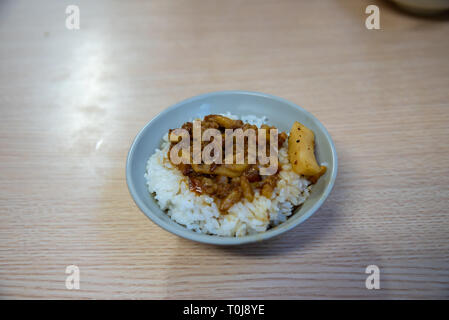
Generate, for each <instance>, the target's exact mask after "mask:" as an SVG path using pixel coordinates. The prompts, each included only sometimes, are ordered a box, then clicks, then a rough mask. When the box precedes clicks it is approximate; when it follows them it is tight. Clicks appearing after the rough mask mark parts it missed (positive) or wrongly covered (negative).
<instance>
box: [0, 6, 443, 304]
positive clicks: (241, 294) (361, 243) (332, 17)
mask: <svg viewBox="0 0 449 320" xmlns="http://www.w3.org/2000/svg"><path fill="white" fill-rule="evenodd" d="M74 2H76V3H75V4H77V5H78V6H79V9H80V30H68V29H67V28H66V25H65V19H66V17H67V15H66V13H65V9H66V5H67V4H68V3H66V2H64V1H56V0H54V1H33V2H30V1H3V2H2V3H1V4H0V42H1V46H0V66H1V72H0V105H1V127H0V170H1V175H0V186H1V193H0V296H1V297H2V298H52V299H53V298H114V299H115V298H126V299H128V298H151V299H160V298H170V299H172V298H194V299H205V298H213V299H215V298H220V299H221V298H274V299H277V298H294V299H296V298H363V299H365V298H367V299H370V298H387V299H390V298H448V297H449V270H448V266H449V220H448V218H449V191H448V185H449V139H448V137H449V38H448V35H449V21H448V20H447V19H446V17H442V18H438V19H425V18H417V17H413V16H410V15H408V14H404V13H402V12H400V11H399V10H397V9H395V8H394V7H392V6H391V5H389V4H388V3H385V2H382V1H378V2H376V1H351V0H340V1H331V0H329V1H267V0H263V1H233V0H232V1H218V0H217V1H200V0H198V1H168V0H161V1H151V2H144V1H142V2H140V1H121V2H119V1H74ZM372 3H374V4H377V5H378V6H379V7H380V18H381V20H380V23H381V30H368V29H366V27H365V19H366V17H367V16H368V15H367V14H365V8H366V6H367V5H368V4H372ZM229 89H238V90H251V91H260V92H266V93H270V94H274V95H277V96H281V97H284V98H286V99H288V100H291V101H293V102H295V103H297V104H299V105H301V106H303V107H304V108H306V109H307V110H309V111H311V112H312V113H313V114H314V115H315V116H317V117H318V118H319V119H320V120H321V121H322V123H323V124H324V125H325V126H326V127H327V128H328V130H329V132H330V133H331V135H332V137H333V139H334V141H335V144H336V147H337V151H338V156H339V162H340V166H339V173H338V177H337V181H336V185H335V188H334V190H333V191H332V193H331V195H330V198H329V199H328V200H327V202H326V203H325V205H324V206H323V207H322V208H321V209H320V210H319V211H318V212H317V213H316V214H315V215H314V216H313V217H311V218H310V219H309V220H308V221H306V222H305V223H304V224H302V225H301V226H299V227H297V228H295V229H294V230H292V231H291V232H288V233H287V234H285V235H283V236H281V237H279V238H276V239H274V240H272V241H267V242H262V243H258V244H255V245H249V246H244V247H214V246H207V245H202V244H198V243H193V242H190V241H187V240H184V239H181V238H178V237H176V236H174V235H172V234H170V233H168V232H166V231H164V230H162V229H161V228H159V227H158V226H156V225H155V224H154V223H152V222H151V221H150V220H149V219H148V218H146V217H145V215H143V214H142V213H141V212H140V211H139V209H138V208H137V207H136V205H135V204H134V202H133V200H132V199H131V197H130V195H129V193H128V189H127V186H126V182H125V159H126V155H127V151H128V149H129V147H130V144H131V142H132V140H133V138H134V137H135V135H136V134H137V132H138V131H139V130H140V129H141V128H142V127H143V126H144V125H145V123H147V122H148V121H149V120H150V119H151V118H153V117H154V116H155V115H156V114H158V113H159V112H160V111H162V110H163V109H165V108H167V107H168V106H170V105H172V104H174V103H175V102H178V101H180V100H183V99H185V98H188V97H191V96H194V95H197V94H200V93H205V92H210V91H218V90H229ZM68 265H76V266H78V267H79V269H80V289H79V290H76V289H74V290H68V289H66V286H65V280H66V277H67V274H66V273H65V271H66V267H67V266H68ZM368 265H377V266H378V267H379V268H380V290H374V289H373V290H368V289H366V287H365V280H366V278H367V276H368V275H367V274H365V268H366V267H367V266H368Z"/></svg>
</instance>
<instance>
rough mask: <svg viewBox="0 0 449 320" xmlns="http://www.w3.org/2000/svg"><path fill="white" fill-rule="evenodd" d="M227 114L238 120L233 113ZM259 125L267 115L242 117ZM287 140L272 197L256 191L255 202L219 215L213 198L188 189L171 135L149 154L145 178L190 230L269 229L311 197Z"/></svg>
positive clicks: (239, 233)
mask: <svg viewBox="0 0 449 320" xmlns="http://www.w3.org/2000/svg"><path fill="white" fill-rule="evenodd" d="M224 115H225V116H227V117H230V118H233V119H238V117H236V116H234V115H231V114H224ZM241 120H242V121H244V122H249V123H251V124H255V125H257V126H258V127H260V126H261V125H262V124H263V123H265V122H266V118H265V117H264V118H258V117H256V116H252V115H250V116H244V117H241ZM287 145H288V143H287V141H286V142H285V143H284V145H283V146H282V147H281V148H280V149H279V166H280V167H281V170H280V172H279V178H280V179H279V180H278V182H277V186H276V188H275V189H274V192H273V194H272V196H271V199H267V198H265V197H264V196H261V195H260V193H259V191H258V190H256V191H255V197H254V200H253V202H248V201H247V200H246V199H242V200H241V201H240V202H238V203H236V204H234V205H233V206H232V207H231V208H230V209H229V210H228V213H227V214H225V215H223V214H220V212H219V210H218V208H217V206H216V204H215V202H214V200H213V198H212V197H210V196H208V195H206V194H202V195H197V194H195V193H194V192H193V191H191V190H190V189H189V184H188V177H186V176H183V175H182V173H181V172H180V171H179V170H178V169H177V168H176V167H175V166H173V165H172V164H171V163H170V161H169V159H168V150H169V147H170V143H169V141H168V134H166V135H165V136H164V138H163V141H162V145H161V148H160V149H157V150H156V151H155V153H154V154H153V155H152V156H151V157H150V159H149V160H148V163H147V171H146V173H145V178H146V180H147V186H148V191H149V192H150V194H154V197H155V199H156V201H157V202H158V204H159V206H160V207H161V209H162V210H165V211H166V212H167V214H168V215H169V216H170V218H171V219H173V220H174V221H176V222H177V223H179V224H181V225H184V226H185V227H187V228H188V229H191V230H194V231H196V232H200V233H207V234H214V235H220V236H244V235H248V234H254V233H259V232H264V231H266V230H267V229H268V228H269V227H270V226H276V225H278V224H280V223H282V222H284V221H285V220H287V218H288V217H289V216H290V215H291V214H292V209H293V207H294V206H298V205H300V204H302V203H303V202H304V201H305V200H306V199H307V197H308V196H309V191H310V187H311V186H310V182H309V181H308V180H307V179H305V178H304V177H302V176H300V175H298V174H297V173H295V172H294V171H293V170H292V167H291V165H290V162H289V160H288V154H287V149H288V148H287Z"/></svg>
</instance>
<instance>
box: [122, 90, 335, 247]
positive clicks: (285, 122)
mask: <svg viewBox="0 0 449 320" xmlns="http://www.w3.org/2000/svg"><path fill="white" fill-rule="evenodd" d="M226 112H230V113H232V114H236V115H240V116H241V115H250V114H251V115H256V116H258V117H262V116H266V117H267V118H268V123H269V124H270V125H274V126H276V127H277V128H278V129H279V130H282V131H286V132H290V128H291V126H292V125H293V122H294V121H299V122H301V123H303V124H304V125H305V126H307V127H309V128H310V129H311V130H313V132H314V133H315V150H316V151H315V152H316V157H317V161H318V162H319V163H326V166H327V172H326V174H325V175H323V176H322V177H321V178H320V179H319V180H318V182H317V183H316V184H315V185H314V186H313V188H312V191H311V193H310V196H309V197H308V198H307V200H306V201H305V202H304V203H303V204H302V205H301V206H300V207H299V208H297V209H296V210H295V212H294V213H293V214H292V215H291V216H290V217H289V218H288V219H287V221H285V222H283V223H281V224H280V225H278V226H276V227H273V228H270V229H268V230H267V231H265V232H263V233H258V234H253V235H247V236H243V237H224V236H216V235H208V234H202V233H198V232H195V231H192V230H189V229H187V228H186V227H184V226H182V225H180V224H178V223H176V222H175V221H173V220H171V219H170V217H169V216H168V215H167V214H166V213H165V212H164V211H162V210H161V209H160V208H159V206H158V204H157V203H156V200H155V199H154V197H153V195H151V194H150V193H149V192H148V190H147V187H146V180H145V177H144V174H145V169H146V163H147V160H148V158H149V157H150V156H151V155H152V154H153V153H154V151H155V149H156V148H159V147H160V144H161V141H162V137H163V135H164V134H165V133H166V132H168V130H169V129H173V128H178V127H180V126H181V125H182V124H183V123H184V122H186V121H189V120H191V119H192V118H195V117H203V116H205V115H208V114H217V113H226ZM336 176H337V153H336V150H335V146H334V143H333V142H332V139H331V137H330V135H329V133H328V132H327V130H326V128H325V127H324V126H323V125H322V124H321V123H320V122H319V121H318V119H317V118H315V117H314V116H313V115H312V114H311V113H310V112H308V111H306V110H304V109H303V108H301V107H299V106H297V105H296V104H294V103H292V102H290V101H287V100H285V99H282V98H278V97H275V96H272V95H268V94H264V93H257V92H247V91H222V92H212V93H207V94H203V95H199V96H196V97H193V98H190V99H187V100H184V101H181V102H179V103H177V104H175V105H173V106H171V107H169V108H167V109H165V110H164V111H162V112H161V113H160V114H159V115H157V116H156V117H155V118H153V119H152V120H151V121H150V122H148V124H147V125H146V126H145V127H144V128H143V129H142V130H141V131H140V132H139V133H138V135H137V136H136V138H135V139H134V142H133V143H132V145H131V148H130V150H129V153H128V158H127V163H126V181H127V184H128V189H129V192H130V193H131V196H132V198H133V199H134V201H135V203H136V204H137V206H138V207H139V208H140V210H142V212H143V213H144V214H145V215H146V216H147V217H148V218H150V219H151V220H152V221H153V222H154V223H156V224H157V225H159V226H160V227H162V228H163V229H165V230H167V231H169V232H171V233H173V234H176V235H178V236H180V237H183V238H186V239H189V240H193V241H197V242H202V243H208V244H214V245H240V244H245V243H251V242H257V241H262V240H266V239H270V238H273V237H275V236H278V235H280V234H282V233H284V232H286V231H288V230H290V229H292V228H294V227H296V226H298V225H299V224H301V223H302V222H304V221H305V220H306V219H307V218H309V217H310V216H311V215H312V214H314V213H315V212H316V211H317V210H318V208H319V207H320V206H321V205H322V204H323V202H324V201H325V200H326V198H327V197H328V196H329V193H330V192H331V190H332V187H333V186H334V182H335V178H336Z"/></svg>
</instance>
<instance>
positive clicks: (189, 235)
mask: <svg viewBox="0 0 449 320" xmlns="http://www.w3.org/2000/svg"><path fill="white" fill-rule="evenodd" d="M229 94H233V95H249V96H258V97H263V98H268V99H272V100H275V101H278V102H280V103H284V104H287V105H290V106H291V107H294V108H296V109H299V110H300V111H301V112H303V113H305V114H307V115H308V116H309V117H311V118H312V119H313V120H314V121H315V122H316V124H317V126H318V127H319V128H320V130H321V131H322V132H323V134H324V136H325V137H326V139H327V140H328V142H329V144H330V147H331V153H332V169H333V170H332V174H331V177H330V179H329V183H328V184H327V185H326V186H325V189H324V192H323V194H322V195H321V197H320V198H319V199H318V201H317V202H316V203H315V204H314V205H313V206H312V207H311V208H310V209H309V210H308V211H306V212H305V213H304V214H303V215H302V216H301V217H300V218H299V219H298V220H297V221H295V222H294V223H291V224H288V225H286V226H285V227H284V228H275V229H270V230H268V231H265V232H262V233H257V234H253V235H247V236H242V237H229V236H218V235H209V234H203V233H196V232H194V231H192V230H189V229H187V228H185V227H184V226H182V225H180V224H178V225H179V226H181V227H182V229H176V228H175V227H174V226H173V223H177V222H175V221H172V220H170V222H166V221H164V220H162V219H161V218H159V217H158V216H157V215H156V214H154V213H153V212H152V211H151V209H150V208H148V207H147V206H146V205H145V204H144V203H143V201H142V200H141V199H140V198H139V197H137V196H136V195H137V192H136V188H135V184H134V181H133V179H132V174H131V160H132V157H133V155H134V152H135V150H136V146H137V145H138V142H139V141H140V140H141V139H142V136H143V132H145V131H146V129H147V128H148V127H149V126H151V125H152V124H153V123H154V122H156V121H158V119H159V118H161V117H162V116H163V115H165V114H167V113H169V112H171V111H173V110H175V109H178V108H181V107H182V106H183V105H185V104H186V103H190V102H194V101H197V100H202V99H204V98H207V97H212V96H221V95H229ZM337 171H338V159H337V152H336V149H335V145H334V142H333V140H332V138H331V136H330V134H329V132H328V131H327V129H326V128H325V127H324V125H323V124H322V123H321V122H320V121H319V120H318V119H317V118H316V117H315V116H314V115H313V114H312V113H310V112H309V111H307V110H305V109H303V108H301V107H300V106H298V105H296V104H295V103H293V102H291V101H288V100H286V99H284V98H280V97H277V96H274V95H271V94H266V93H261V92H254V91H243V90H227V91H214V92H209V93H204V94H200V95H197V96H194V97H191V98H188V99H185V100H182V101H180V102H177V103H175V104H174V105H172V106H170V107H168V108H166V109H164V110H163V111H161V112H160V113H159V114H157V115H156V116H155V117H154V118H152V119H151V120H150V121H149V122H148V123H147V124H146V125H145V126H144V127H143V128H142V129H141V130H140V131H139V132H138V134H137V135H136V137H135V138H134V140H133V142H132V144H131V147H130V149H129V151H128V155H127V158H126V183H127V185H128V190H129V193H130V194H131V197H132V198H133V200H134V202H135V203H136V205H137V206H138V207H139V209H140V210H141V211H142V213H144V214H145V216H147V217H148V218H149V219H150V220H152V221H153V222H154V223H155V224H157V225H158V226H159V227H161V228H162V229H164V230H166V231H168V232H170V233H172V234H175V235H177V236H180V237H182V238H185V239H188V240H192V241H196V242H201V243H206V244H213V245H240V244H246V243H252V242H259V241H262V240H267V239H270V238H273V237H276V236H279V235H280V234H282V233H284V232H287V231H289V230H291V229H293V228H295V227H297V226H298V225H300V224H302V223H303V222H304V221H306V220H307V219H308V218H310V217H311V216H312V215H313V214H314V213H315V212H316V211H317V210H318V208H320V207H321V205H322V204H323V203H324V202H325V200H326V199H327V198H328V196H329V194H330V192H331V190H332V188H333V186H334V184H335V180H336V177H337ZM306 201H307V200H306ZM281 225H282V224H281Z"/></svg>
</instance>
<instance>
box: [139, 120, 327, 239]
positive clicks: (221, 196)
mask: <svg viewBox="0 0 449 320" xmlns="http://www.w3.org/2000/svg"><path fill="white" fill-rule="evenodd" d="M239 134H240V136H239ZM239 139H240V140H239ZM239 142H240V144H239ZM255 142H257V146H255V144H254V143H255ZM314 150H315V141H314V134H313V132H312V131H311V130H310V129H309V128H307V127H306V126H304V125H303V124H301V123H299V122H294V124H293V126H292V128H291V130H290V133H289V134H287V133H286V132H280V133H279V132H278V130H277V128H275V127H273V126H269V125H268V123H267V119H266V118H265V117H262V118H258V117H256V116H253V115H247V116H242V117H238V116H236V115H232V114H224V115H215V114H212V115H208V116H205V117H204V118H202V119H195V120H193V121H186V122H185V123H184V124H183V125H182V126H181V127H180V128H176V129H171V130H169V132H167V133H166V134H165V135H164V137H163V139H162V142H161V146H160V148H159V149H157V150H156V151H155V153H154V154H152V155H151V156H150V158H149V159H148V162H147V166H146V172H145V178H146V182H147V187H148V191H149V193H150V194H152V195H153V196H154V198H155V199H156V201H157V203H158V205H159V206H160V208H161V209H162V210H164V211H165V212H166V213H167V215H168V216H169V217H170V218H171V219H172V220H174V221H176V222H177V223H179V224H181V225H183V226H185V227H186V228H188V229H190V230H193V231H196V232H199V233H205V234H212V235H218V236H236V237H240V236H245V235H250V234H255V233H260V232H264V231H266V230H267V229H269V228H271V227H274V226H277V225H279V224H281V223H283V222H285V221H286V220H287V219H288V217H289V216H291V215H292V213H293V212H294V210H295V208H296V207H298V206H300V205H301V204H303V203H304V201H306V199H307V197H308V196H309V194H310V191H311V188H312V187H313V184H315V183H316V182H317V181H318V179H319V178H320V177H321V176H322V175H323V174H324V173H325V172H326V166H325V165H320V164H318V162H317V161H316V158H315V152H314Z"/></svg>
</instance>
